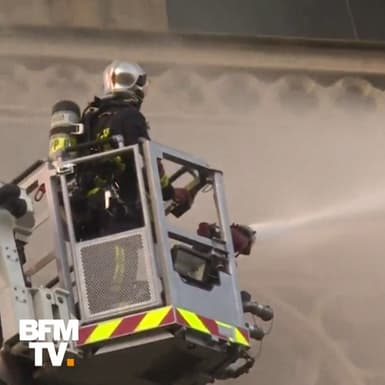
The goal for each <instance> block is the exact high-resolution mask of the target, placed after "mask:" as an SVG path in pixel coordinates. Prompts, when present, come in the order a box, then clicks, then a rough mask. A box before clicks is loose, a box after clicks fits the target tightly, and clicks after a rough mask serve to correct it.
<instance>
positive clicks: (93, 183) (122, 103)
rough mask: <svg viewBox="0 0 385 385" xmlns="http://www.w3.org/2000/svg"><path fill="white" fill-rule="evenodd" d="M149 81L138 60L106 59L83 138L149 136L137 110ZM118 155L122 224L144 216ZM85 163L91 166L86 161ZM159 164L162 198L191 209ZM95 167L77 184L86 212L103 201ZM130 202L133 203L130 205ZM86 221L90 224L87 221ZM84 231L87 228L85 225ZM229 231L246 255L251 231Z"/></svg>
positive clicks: (127, 140)
mask: <svg viewBox="0 0 385 385" xmlns="http://www.w3.org/2000/svg"><path fill="white" fill-rule="evenodd" d="M148 85H149V82H148V78H147V74H146V72H145V71H144V70H143V68H142V67H141V66H139V65H138V64H135V63H127V62H122V61H113V62H112V63H111V64H109V65H108V66H107V67H106V68H105V70H104V73H103V87H104V95H103V96H102V97H101V98H99V97H95V98H94V100H93V101H92V102H91V103H90V104H89V105H88V106H87V107H86V109H85V110H84V112H83V115H82V123H83V124H84V131H85V132H84V138H85V140H86V141H88V142H92V141H94V140H100V141H103V140H106V139H108V138H115V139H116V143H117V144H119V143H120V144H123V145H125V146H129V145H134V144H136V143H138V141H139V139H140V138H144V139H148V140H150V136H149V132H148V131H149V125H148V123H147V121H146V118H145V117H144V116H143V114H142V113H141V111H140V109H141V106H142V103H143V100H144V98H145V96H146V92H147V89H148ZM106 146H107V147H104V150H106V149H109V147H108V146H110V144H108V145H106ZM119 159H120V158H119V157H118V159H116V162H115V164H114V166H113V170H114V173H115V174H118V175H117V179H118V184H119V199H120V202H119V201H118V202H115V205H113V206H114V210H115V212H114V213H115V217H118V218H119V217H120V218H121V219H122V221H123V222H124V223H127V217H130V218H132V220H133V223H136V224H138V223H140V222H142V221H143V218H142V217H141V210H138V208H137V207H136V206H135V205H136V204H137V202H138V196H137V186H136V184H135V183H132V181H133V180H135V178H136V174H135V169H134V167H127V165H125V164H124V162H123V163H122V162H121V159H120V160H119ZM87 167H89V166H88V165H87ZM158 167H159V173H160V176H161V184H162V193H163V199H164V200H170V199H173V200H174V201H175V202H176V203H177V204H178V205H179V206H183V207H184V208H185V210H184V211H186V210H187V209H189V208H190V207H191V204H192V197H191V196H190V193H189V192H188V191H187V190H186V189H185V188H174V187H173V186H172V185H171V183H170V182H169V179H168V177H167V175H166V174H165V171H164V168H163V166H162V163H161V162H160V161H159V162H158ZM96 168H97V173H96V172H94V171H93V170H92V169H91V170H90V169H88V170H85V171H84V172H82V173H81V175H82V180H81V181H80V184H81V185H83V189H85V191H86V195H87V200H88V206H89V208H90V210H89V211H94V212H95V213H96V212H97V213H98V214H97V215H100V213H101V210H100V205H101V204H102V202H103V201H104V196H103V193H102V190H103V189H102V187H103V179H106V178H103V177H102V178H101V175H100V173H101V168H100V166H97V167H96ZM119 170H120V172H119ZM110 171H111V168H110V169H109V171H108V170H107V171H106V172H105V175H106V174H108V173H109V172H110ZM128 202H131V207H130V205H129V204H128ZM132 205H133V206H132ZM79 207H81V205H80V206H79ZM95 215H96V214H95ZM115 219H116V218H115ZM87 222H88V223H89V222H90V220H87ZM91 222H92V223H93V224H94V225H95V224H97V223H106V218H95V219H91ZM118 222H119V221H118ZM115 223H116V220H115ZM213 226H215V225H213ZM199 228H200V232H201V235H203V236H210V231H211V230H207V229H208V228H210V229H212V227H210V225H208V224H205V223H201V224H200V225H199ZM204 228H206V232H205V231H204V230H202V229H204ZM87 231H90V227H89V226H88V227H87ZM231 233H232V236H233V241H234V247H235V251H236V253H241V254H250V250H251V247H252V244H253V243H254V240H255V237H254V234H253V233H252V232H250V231H248V228H247V227H246V226H240V225H232V226H231Z"/></svg>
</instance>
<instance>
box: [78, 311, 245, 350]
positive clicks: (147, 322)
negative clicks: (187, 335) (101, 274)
mask: <svg viewBox="0 0 385 385" xmlns="http://www.w3.org/2000/svg"><path fill="white" fill-rule="evenodd" d="M171 325H176V326H181V327H185V328H189V329H193V330H196V331H198V332H201V333H205V334H208V335H212V336H215V337H217V338H218V339H221V340H224V341H228V342H229V343H236V344H240V345H244V346H249V345H250V344H249V332H248V331H247V330H246V329H244V328H239V327H235V326H232V325H229V324H226V323H223V322H220V321H216V320H212V319H209V318H206V317H203V316H201V315H198V314H196V313H194V312H191V311H189V310H185V309H181V308H175V307H172V306H165V307H161V308H158V309H154V310H149V311H147V312H143V313H138V314H131V315H129V316H125V317H122V318H116V319H112V320H108V321H104V322H100V323H97V324H91V325H85V326H82V327H80V329H79V340H78V341H77V346H83V345H89V344H93V343H96V342H101V341H105V340H109V339H112V338H118V337H123V336H127V335H131V334H135V333H139V332H144V331H147V330H151V329H156V328H163V327H166V326H171Z"/></svg>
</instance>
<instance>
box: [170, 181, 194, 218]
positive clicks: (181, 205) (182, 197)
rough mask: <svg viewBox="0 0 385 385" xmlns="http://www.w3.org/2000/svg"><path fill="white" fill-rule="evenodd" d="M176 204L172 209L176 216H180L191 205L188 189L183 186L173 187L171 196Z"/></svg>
mask: <svg viewBox="0 0 385 385" xmlns="http://www.w3.org/2000/svg"><path fill="white" fill-rule="evenodd" d="M173 199H174V201H175V203H176V204H177V206H176V207H175V209H174V210H173V211H172V213H173V214H174V215H175V216H176V217H180V216H181V215H183V214H184V213H185V212H186V211H187V210H189V209H190V208H191V206H192V197H191V194H190V193H189V191H188V190H187V189H185V188H175V189H174V197H173Z"/></svg>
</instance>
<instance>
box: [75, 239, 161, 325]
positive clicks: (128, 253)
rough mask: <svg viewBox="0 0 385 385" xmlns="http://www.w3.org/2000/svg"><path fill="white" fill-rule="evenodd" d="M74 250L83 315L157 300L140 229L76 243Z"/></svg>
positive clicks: (93, 315) (133, 307)
mask: <svg viewBox="0 0 385 385" xmlns="http://www.w3.org/2000/svg"><path fill="white" fill-rule="evenodd" d="M77 254H78V256H77V262H78V266H79V283H80V285H79V297H81V301H80V303H81V307H82V310H83V313H84V315H83V317H82V318H83V319H86V320H88V319H89V320H91V319H97V318H100V317H102V318H103V317H110V316H113V315H115V314H118V313H124V312H129V311H131V310H137V309H142V308H146V307H148V306H152V305H155V304H158V302H159V300H158V298H159V293H157V292H156V291H155V288H156V285H155V276H154V266H153V258H152V256H151V255H150V254H149V248H148V247H147V239H146V237H145V233H144V232H143V231H134V232H133V231H130V232H127V233H123V234H118V235H114V236H110V237H105V238H103V239H99V240H97V241H96V242H95V240H94V241H92V243H91V244H90V243H89V242H84V243H80V244H79V245H78V253H77Z"/></svg>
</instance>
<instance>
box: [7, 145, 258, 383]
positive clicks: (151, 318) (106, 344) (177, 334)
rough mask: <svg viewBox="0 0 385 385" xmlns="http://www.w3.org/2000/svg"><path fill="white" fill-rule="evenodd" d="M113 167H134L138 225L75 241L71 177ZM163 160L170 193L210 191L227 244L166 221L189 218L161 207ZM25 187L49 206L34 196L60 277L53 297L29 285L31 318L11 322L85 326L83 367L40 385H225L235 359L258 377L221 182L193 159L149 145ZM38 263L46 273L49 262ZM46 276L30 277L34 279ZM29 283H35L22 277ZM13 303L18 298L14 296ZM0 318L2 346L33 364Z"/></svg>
mask: <svg viewBox="0 0 385 385" xmlns="http://www.w3.org/2000/svg"><path fill="white" fill-rule="evenodd" d="M117 157H119V158H120V159H125V160H126V161H129V162H131V163H130V164H131V165H132V166H133V170H134V171H135V172H134V174H133V175H134V176H135V179H136V181H135V186H136V189H137V193H138V197H139V199H138V202H139V205H138V204H137V205H136V206H135V207H136V208H137V210H138V211H137V213H139V214H138V217H137V218H139V220H137V221H136V222H135V224H134V225H132V224H130V225H129V226H128V225H127V226H126V225H120V226H118V227H116V226H115V227H114V226H112V227H111V226H107V225H106V226H104V227H103V226H102V227H103V229H104V230H105V231H104V230H103V231H104V233H100V231H99V233H98V234H97V235H95V234H94V235H92V236H89V237H85V236H84V234H83V235H79V229H78V227H77V225H76V221H77V218H79V212H75V210H74V206H73V191H74V188H75V190H76V187H74V186H76V178H75V176H76V175H77V173H79V172H80V171H79V170H84V169H88V168H89V167H90V168H92V167H93V168H94V169H96V170H98V169H100V168H98V167H100V166H99V165H100V164H101V163H103V162H105V161H106V160H111V159H116V158H117ZM160 159H163V160H166V161H168V162H170V163H172V164H173V165H174V166H175V168H176V171H175V173H174V174H173V176H172V177H171V179H172V181H174V182H175V181H176V180H178V179H179V178H183V177H184V176H186V175H189V176H190V177H192V181H191V183H190V184H189V185H188V188H189V189H190V190H191V191H192V193H193V194H194V195H195V194H196V193H198V192H199V191H201V190H202V188H205V187H206V186H210V187H211V188H212V193H213V197H214V204H215V207H216V212H217V217H218V222H219V223H218V224H219V229H220V235H221V236H220V238H219V239H209V238H204V237H201V236H198V235H195V234H194V233H190V232H189V231H187V230H185V229H182V228H180V227H178V226H176V225H175V224H171V223H170V222H171V221H170V220H169V218H168V216H169V214H170V213H174V214H175V216H176V217H179V216H180V215H181V214H182V213H181V212H178V208H177V207H174V206H173V204H172V203H171V202H164V201H163V198H162V190H161V178H160V174H159V171H158V161H159V160H160ZM95 165H96V166H95ZM85 166H86V167H85ZM95 167H96V168H95ZM18 182H19V185H20V186H21V187H23V188H25V189H26V191H27V192H28V193H29V195H30V197H31V198H32V201H35V202H34V204H35V205H38V204H41V200H40V199H38V200H37V199H36V197H37V193H38V192H39V191H40V192H41V191H42V192H43V193H44V199H45V200H46V208H47V211H46V213H45V214H44V215H45V216H44V215H43V214H42V215H41V216H40V217H39V218H38V220H37V222H38V224H40V223H42V222H43V221H45V220H48V223H50V229H51V230H52V233H53V236H54V241H55V242H54V251H53V253H52V255H51V257H48V259H49V261H52V258H53V257H54V259H55V261H56V270H57V277H56V278H53V279H50V282H49V283H47V284H46V285H45V286H46V287H45V288H40V289H35V288H31V287H29V286H31V285H29V286H28V284H27V285H26V287H25V290H26V304H28V306H27V305H26V306H25V307H24V308H23V311H22V312H20V310H18V311H16V310H15V311H14V312H13V320H17V319H20V318H21V316H23V317H25V316H26V315H29V316H30V318H35V319H40V318H61V319H65V320H67V319H71V318H77V319H79V320H80V324H81V326H80V329H79V340H78V341H77V342H75V343H73V344H71V346H70V349H69V350H68V352H67V355H66V358H67V357H71V358H75V362H76V364H75V366H74V367H60V368H57V367H50V365H49V363H47V366H46V367H45V368H43V369H39V370H36V371H35V373H34V381H35V382H34V384H42V385H43V384H50V385H53V384H55V385H60V384H63V385H72V384H73V385H75V384H76V385H83V384H84V385H88V384H89V385H91V384H92V385H95V384H96V385H109V384H111V383H114V385H124V384H127V383H133V382H134V383H135V384H136V385H141V384H143V385H146V384H148V385H150V384H154V385H155V384H167V385H171V384H175V385H179V384H181V385H182V384H186V385H200V384H206V383H208V382H212V381H214V380H215V379H216V378H224V373H225V372H226V370H227V368H228V367H229V366H230V365H231V364H232V363H233V362H235V361H237V360H238V359H244V360H245V363H244V365H243V368H244V371H247V370H248V369H249V368H250V366H251V359H250V358H249V357H248V355H247V351H248V350H249V348H250V335H249V330H248V328H247V327H246V326H245V319H244V313H243V310H242V301H241V297H240V292H239V287H238V280H237V271H236V266H235V255H234V249H233V244H232V238H231V233H230V222H229V217H228V212H227V207H226V202H225V193H224V186H223V180H222V174H221V172H220V171H218V170H214V169H211V168H210V167H208V165H207V164H206V163H204V162H203V161H201V160H200V159H197V158H194V157H192V156H190V155H188V154H185V153H181V152H179V151H176V150H174V149H171V148H168V147H165V146H162V145H160V144H157V143H154V142H150V141H147V140H143V141H142V142H141V143H140V144H138V145H135V146H129V147H122V148H118V149H114V150H111V151H106V152H103V153H96V154H91V155H86V156H82V157H78V158H72V159H68V160H58V161H56V162H53V163H50V162H42V163H41V164H39V165H38V166H37V168H36V169H34V170H33V171H32V172H31V173H29V174H28V175H23V177H22V178H21V180H19V181H18ZM42 186H44V188H42ZM39 198H40V196H39ZM36 201H37V202H36ZM181 221H182V219H181ZM197 224H198V223H196V225H197ZM35 227H36V225H35ZM46 258H47V257H46ZM27 260H28V258H27ZM39 263H40V266H41V267H44V266H47V265H48V263H49V262H44V261H42V260H40V261H39ZM39 263H38V264H39ZM38 270H39V269H38V268H36V267H35V268H30V271H29V275H30V276H33V274H34V273H36V272H37V271H38ZM22 272H23V274H24V275H25V274H27V272H26V268H25V266H24V267H23V269H22ZM10 274H11V273H9V274H8V275H10ZM27 275H28V274H27ZM8 278H9V280H8V281H9V282H10V281H11V280H12V279H13V280H14V279H18V280H21V276H18V277H16V276H13V278H12V277H8ZM51 278H52V277H51ZM49 294H52V295H49ZM11 297H12V298H11ZM59 298H60V300H59ZM12 301H15V298H14V297H13V296H12V294H9V302H10V303H11V302H12ZM1 317H2V318H1V320H2V323H3V325H5V324H7V326H6V328H5V330H3V335H4V341H5V345H6V346H7V347H8V350H9V351H10V352H11V353H12V354H14V355H16V356H17V355H24V356H26V357H28V351H26V350H25V346H24V347H23V344H22V343H18V341H17V332H16V330H15V327H14V325H13V327H10V326H9V325H10V323H9V322H8V323H7V322H6V319H5V318H6V317H7V316H6V315H4V314H1ZM3 329H4V327H3ZM241 371H242V370H241ZM9 385H19V383H15V384H13V383H12V384H9ZM20 385H24V383H20Z"/></svg>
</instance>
